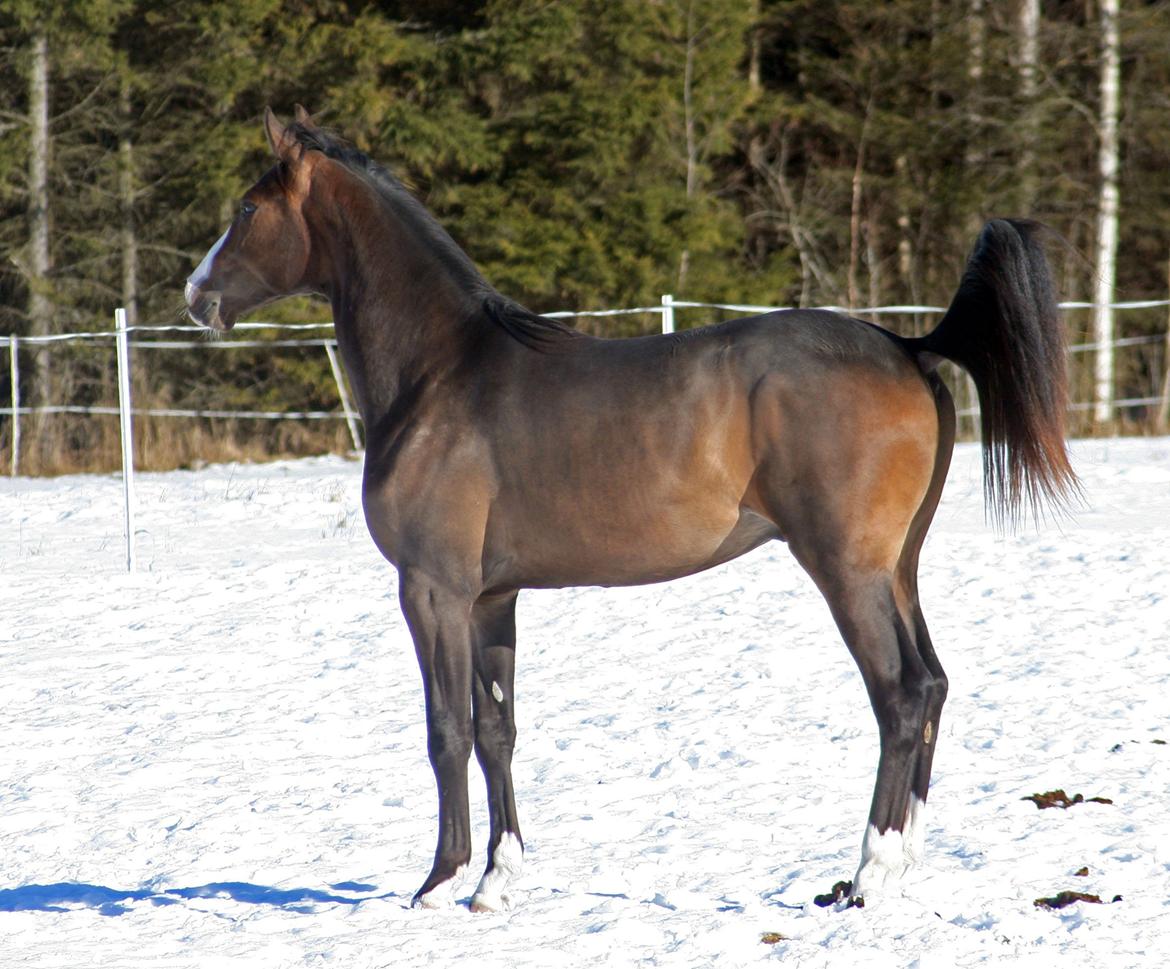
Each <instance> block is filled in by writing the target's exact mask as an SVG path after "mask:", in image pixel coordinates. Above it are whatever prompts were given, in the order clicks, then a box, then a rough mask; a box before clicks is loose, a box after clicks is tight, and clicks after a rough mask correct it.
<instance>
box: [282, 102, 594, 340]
mask: <svg viewBox="0 0 1170 969" xmlns="http://www.w3.org/2000/svg"><path fill="white" fill-rule="evenodd" d="M286 131H287V133H288V134H289V135H291V136H292V137H293V138H294V139H295V140H296V143H297V144H299V145H301V146H302V147H304V148H305V149H307V150H309V151H319V152H321V153H322V154H323V155H325V156H326V157H327V158H332V159H333V160H334V161H338V162H340V163H341V164H343V165H345V166H346V167H347V168H348V169H350V170H351V171H353V172H356V173H357V174H359V175H363V176H365V178H366V179H367V181H368V182H369V183H370V184H371V185H373V186H374V187H375V188H376V189H377V190H378V192H379V194H380V195H381V196H382V197H383V198H384V199H385V200H386V201H387V202H389V203H390V205H391V206H392V207H393V209H394V210H395V212H397V213H398V215H399V216H400V217H402V218H403V219H404V220H405V221H406V222H408V223H409V224H410V225H411V227H412V228H413V229H414V230H415V231H416V232H418V233H419V235H421V236H422V238H423V239H424V240H425V241H426V243H427V244H428V245H430V246H432V247H433V248H434V249H435V250H436V252H437V254H438V255H439V258H440V259H441V260H442V261H443V262H444V263H446V264H447V265H448V266H451V267H453V268H455V269H457V271H458V274H459V275H460V276H461V277H463V278H464V279H465V280H466V281H467V283H468V285H469V286H470V287H471V288H472V289H474V290H475V291H477V293H478V295H479V296H480V299H481V301H482V302H481V305H482V308H483V315H484V316H485V317H486V318H487V319H488V320H489V321H490V322H491V323H493V324H494V325H496V326H498V327H499V328H500V329H501V330H503V331H504V332H505V333H507V334H508V335H509V336H511V337H512V338H513V339H515V340H517V341H518V342H520V343H522V344H524V345H525V346H526V347H530V348H531V349H534V350H542V351H543V350H551V349H553V348H554V347H555V346H556V345H557V344H560V343H562V342H563V341H564V340H566V339H572V338H575V337H580V336H582V334H581V333H579V332H578V331H577V330H574V329H573V328H572V327H569V326H566V325H565V324H563V323H561V322H559V321H557V320H550V319H548V318H546V317H543V316H539V315H537V314H536V313H533V312H531V311H530V310H527V309H525V308H524V307H523V306H521V305H520V304H519V303H517V302H515V301H514V300H511V299H508V298H507V297H506V296H502V295H500V294H499V293H498V292H496V290H495V289H494V288H493V287H492V286H491V284H490V283H488V281H487V280H486V279H484V278H483V275H482V274H481V273H480V271H479V270H478V269H477V268H476V266H475V264H474V263H473V262H472V261H471V258H470V257H469V256H468V255H467V253H465V252H464V251H463V249H462V248H460V246H459V244H458V243H457V242H456V241H455V240H454V239H452V238H451V235H450V233H448V232H447V230H446V229H444V228H443V226H442V225H440V224H439V222H438V221H437V220H436V219H435V217H434V216H433V215H431V213H430V212H428V211H427V209H426V207H425V206H424V205H423V204H422V203H421V202H420V201H419V200H418V199H416V198H415V197H414V195H412V194H411V193H410V191H409V190H408V189H407V188H406V186H405V185H403V184H402V182H400V181H399V180H398V179H397V178H396V177H395V176H394V175H393V174H391V173H390V171H388V170H387V169H386V168H384V167H383V166H382V165H379V164H378V163H377V162H376V161H374V160H373V159H372V158H370V156H369V155H367V154H366V153H365V152H363V151H360V150H359V149H357V148H355V147H354V146H353V145H351V144H349V143H348V142H346V141H344V140H342V139H341V138H340V137H338V136H337V135H334V134H332V133H331V132H329V131H326V130H324V129H322V128H319V127H318V126H317V125H316V124H303V123H301V122H293V123H292V124H290V125H289V126H288V128H287V129H286Z"/></svg>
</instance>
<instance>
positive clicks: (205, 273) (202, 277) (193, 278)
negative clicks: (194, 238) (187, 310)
mask: <svg viewBox="0 0 1170 969" xmlns="http://www.w3.org/2000/svg"><path fill="white" fill-rule="evenodd" d="M228 232H231V229H228ZM228 232H225V233H224V234H223V235H221V236H220V237H219V238H218V239H217V240H216V242H215V245H214V246H212V247H211V248H210V249H208V250H207V255H206V256H204V257H203V261H202V262H201V263H200V264H199V265H198V266H196V267H195V272H193V273H191V275H190V276H188V277H187V288H186V289H185V290H184V295H185V296H186V298H187V305H188V306H189V305H191V301H192V300H193V299H194V298H195V292H196V290H199V289H202V288H203V286H204V285H205V284H206V283H207V280H208V278H209V277H210V276H211V264H212V263H213V262H214V261H215V257H216V256H217V255H219V250H220V249H222V248H223V244H224V243H225V242H226V241H227V237H228Z"/></svg>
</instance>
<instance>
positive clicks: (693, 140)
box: [675, 0, 699, 293]
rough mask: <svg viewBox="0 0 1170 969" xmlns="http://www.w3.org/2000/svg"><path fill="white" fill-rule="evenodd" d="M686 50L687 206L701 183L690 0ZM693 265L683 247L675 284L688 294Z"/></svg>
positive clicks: (684, 93)
mask: <svg viewBox="0 0 1170 969" xmlns="http://www.w3.org/2000/svg"><path fill="white" fill-rule="evenodd" d="M686 33H687V52H686V58H685V59H684V62H683V130H684V136H685V138H686V156H687V159H686V160H687V176H686V178H687V181H686V190H687V205H688V206H690V205H691V203H692V202H693V200H694V196H695V189H696V187H697V185H698V178H699V148H698V137H697V135H696V130H695V104H694V94H695V92H694V86H695V48H696V46H697V38H696V36H695V4H694V0H691V2H690V3H688V4H687V21H686ZM690 264H691V250H690V249H689V248H686V249H683V251H682V255H681V256H679V260H678V283H677V285H676V287H675V292H677V293H685V292H686V288H687V274H688V271H689V269H690Z"/></svg>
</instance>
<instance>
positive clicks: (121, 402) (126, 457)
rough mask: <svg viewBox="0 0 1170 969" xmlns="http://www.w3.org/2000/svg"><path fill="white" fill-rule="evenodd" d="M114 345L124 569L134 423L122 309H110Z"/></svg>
mask: <svg viewBox="0 0 1170 969" xmlns="http://www.w3.org/2000/svg"><path fill="white" fill-rule="evenodd" d="M114 327H115V329H116V330H117V333H116V335H115V338H116V342H117V345H118V417H119V420H120V423H121V427H122V491H123V493H124V495H125V498H126V571H127V572H133V571H134V427H133V422H132V420H131V414H130V406H131V405H130V340H129V334H128V333H127V330H126V311H125V310H124V309H121V308H119V309H116V310H114Z"/></svg>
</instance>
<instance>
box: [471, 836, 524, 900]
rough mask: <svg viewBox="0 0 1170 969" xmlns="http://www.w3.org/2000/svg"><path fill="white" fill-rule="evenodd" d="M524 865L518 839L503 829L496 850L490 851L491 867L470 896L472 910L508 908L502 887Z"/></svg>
mask: <svg viewBox="0 0 1170 969" xmlns="http://www.w3.org/2000/svg"><path fill="white" fill-rule="evenodd" d="M523 866H524V847H523V845H521V844H520V839H519V838H518V837H516V835H514V834H512V832H510V831H505V832H504V835H503V837H502V838H500V843H499V844H498V845H497V846H496V850H495V851H494V852H493V853H492V864H491V867H490V868H489V869H488V870H487V871H486V872H484V876H483V878H481V879H480V880H479V887H478V888H476V890H475V894H474V895H472V896H471V910H472V911H473V912H499V911H502V910H504V909H507V908H510V907H511V905H510V902H509V900H508V897H507V896H506V895H505V894H504V889H505V888H507V887H508V885H509V884H510V883H511V882H512V881H513V879H515V878H517V877H518V876H519V874H520V871H521V869H522V868H523Z"/></svg>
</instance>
